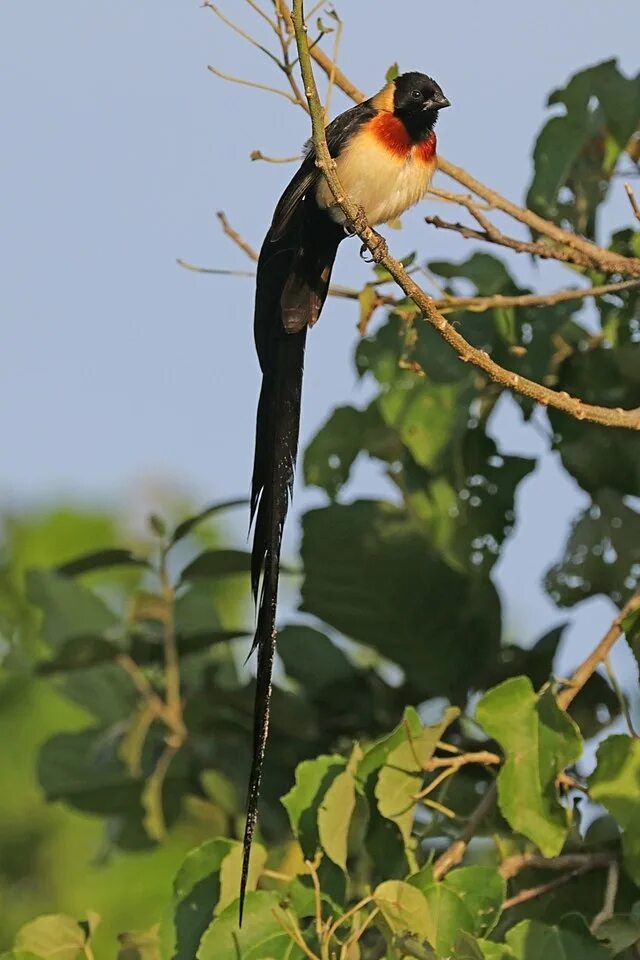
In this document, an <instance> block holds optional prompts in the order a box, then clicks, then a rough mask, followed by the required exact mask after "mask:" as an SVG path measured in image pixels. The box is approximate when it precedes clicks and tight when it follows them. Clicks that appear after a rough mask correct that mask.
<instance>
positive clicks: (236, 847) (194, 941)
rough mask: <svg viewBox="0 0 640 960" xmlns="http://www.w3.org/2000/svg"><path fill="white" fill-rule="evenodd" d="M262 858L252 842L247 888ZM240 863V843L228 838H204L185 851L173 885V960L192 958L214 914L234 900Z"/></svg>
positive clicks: (254, 880) (262, 853) (252, 887)
mask: <svg viewBox="0 0 640 960" xmlns="http://www.w3.org/2000/svg"><path fill="white" fill-rule="evenodd" d="M265 860H266V851H265V850H264V848H263V847H262V846H260V844H254V846H253V848H252V851H251V862H250V865H249V879H248V887H247V889H248V890H249V891H252V890H255V887H256V884H257V882H258V877H259V876H260V873H261V872H262V869H263V867H264V863H265ZM241 862H242V844H240V843H237V842H235V841H232V840H225V839H216V840H207V841H205V843H202V844H201V845H200V846H199V847H196V848H195V850H191V852H190V853H188V854H187V856H186V858H185V860H184V862H183V864H182V866H181V867H180V870H179V871H178V874H177V876H176V879H175V881H174V884H173V902H174V908H175V917H174V924H175V933H176V942H175V953H174V955H173V956H174V960H192V958H193V957H194V956H195V953H196V950H197V948H198V944H199V943H200V939H201V937H202V935H203V934H204V932H205V930H206V929H207V927H208V926H209V924H210V923H211V921H212V920H213V917H214V913H215V914H219V913H221V912H222V911H223V910H224V909H225V908H226V907H227V906H229V904H231V903H233V901H235V900H236V899H237V897H238V891H239V889H240V871H241Z"/></svg>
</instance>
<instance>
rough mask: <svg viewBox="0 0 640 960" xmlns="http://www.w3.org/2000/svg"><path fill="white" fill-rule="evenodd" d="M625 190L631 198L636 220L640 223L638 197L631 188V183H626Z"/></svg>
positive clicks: (630, 201)
mask: <svg viewBox="0 0 640 960" xmlns="http://www.w3.org/2000/svg"><path fill="white" fill-rule="evenodd" d="M624 189H625V191H626V194H627V196H628V197H629V203H630V204H631V209H632V210H633V213H634V216H635V218H636V220H638V221H639V222H640V206H639V205H638V201H637V200H636V195H635V193H634V192H633V187H632V186H631V184H630V183H625V184H624Z"/></svg>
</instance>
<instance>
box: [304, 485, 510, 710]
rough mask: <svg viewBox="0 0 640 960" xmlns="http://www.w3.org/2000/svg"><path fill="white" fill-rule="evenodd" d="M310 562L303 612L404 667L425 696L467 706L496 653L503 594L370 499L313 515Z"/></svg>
mask: <svg viewBox="0 0 640 960" xmlns="http://www.w3.org/2000/svg"><path fill="white" fill-rule="evenodd" d="M302 557H303V561H304V572H305V579H304V582H303V585H302V605H301V609H302V610H304V611H305V612H306V613H312V614H314V615H315V616H317V617H319V618H320V619H321V620H324V622H325V623H328V624H330V625H331V626H332V627H334V628H336V629H337V630H340V631H341V632H342V633H344V634H346V636H348V637H351V638H352V639H354V640H358V641H360V642H362V643H365V644H367V645H369V646H373V647H374V648H375V649H377V650H378V651H379V652H380V653H381V654H382V655H383V656H385V657H387V658H388V659H390V660H391V661H393V662H394V663H396V664H398V665H399V666H400V667H402V668H403V669H404V670H405V671H406V674H407V676H408V677H410V678H411V684H412V688H413V689H414V690H415V692H416V695H418V696H420V697H422V696H429V695H440V696H446V697H448V698H449V699H451V700H458V699H463V698H464V697H465V696H466V694H467V690H468V688H469V686H470V685H472V684H473V685H475V684H477V681H478V675H479V674H481V672H482V670H483V669H485V666H486V663H487V661H489V660H491V659H492V658H493V657H494V656H495V654H496V653H497V650H498V643H499V633H500V612H499V603H498V598H497V595H496V593H495V589H494V587H493V586H492V584H491V583H490V581H489V580H488V579H487V580H486V581H484V580H483V582H482V587H481V588H479V584H478V582H477V580H476V579H475V578H471V577H469V578H467V577H466V576H464V575H462V574H460V573H458V572H456V571H454V570H452V569H451V567H450V566H449V565H448V564H446V563H445V562H444V561H443V560H442V558H441V557H440V556H439V555H438V554H437V552H436V551H435V549H434V548H433V545H432V544H431V543H430V541H429V538H428V534H427V531H426V530H425V527H424V524H422V523H421V522H420V521H419V520H417V519H416V518H414V517H413V516H411V515H409V514H408V513H407V512H405V511H404V510H401V509H398V508H397V507H394V506H392V505H391V504H388V503H376V502H373V501H364V500H363V501H357V502H356V503H352V504H349V505H348V506H338V505H333V506H330V507H327V508H325V509H321V510H312V511H311V512H309V513H307V514H306V515H305V517H304V519H303V541H302ZM396 611H402V615H401V616H398V615H397V613H396ZM425 624H428V641H427V639H426V634H425ZM470 636H473V637H474V638H475V642H474V643H473V644H469V637H470ZM445 647H446V650H447V656H446V657H445V656H443V655H442V650H443V649H444V648H445Z"/></svg>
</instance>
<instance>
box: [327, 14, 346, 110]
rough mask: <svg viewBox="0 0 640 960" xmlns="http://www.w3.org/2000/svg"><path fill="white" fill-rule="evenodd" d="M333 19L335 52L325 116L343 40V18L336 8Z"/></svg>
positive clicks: (329, 103) (330, 72)
mask: <svg viewBox="0 0 640 960" xmlns="http://www.w3.org/2000/svg"><path fill="white" fill-rule="evenodd" d="M331 16H332V17H333V19H334V20H335V21H336V24H337V26H336V33H335V37H334V40H333V54H332V57H331V70H330V71H329V76H328V78H327V79H328V81H329V82H328V84H327V96H326V98H325V101H324V113H325V116H328V115H329V108H330V106H331V95H332V93H333V88H334V86H335V82H336V67H337V66H338V57H339V56H340V44H341V42H342V27H343V24H342V20H341V19H340V17H339V16H338V14H337V13H336V11H335V10H334V11H333V12H332V14H331Z"/></svg>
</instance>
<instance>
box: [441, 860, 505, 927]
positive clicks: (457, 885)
mask: <svg viewBox="0 0 640 960" xmlns="http://www.w3.org/2000/svg"><path fill="white" fill-rule="evenodd" d="M443 882H444V884H445V885H446V886H447V887H450V888H451V889H452V890H454V891H455V892H456V893H457V894H458V896H459V897H460V898H461V900H462V902H463V903H464V905H465V906H466V908H467V910H468V911H469V913H470V915H471V918H472V920H473V933H474V934H475V935H476V936H481V935H485V934H488V933H491V931H492V930H493V928H494V927H495V925H496V923H497V922H498V919H499V917H500V913H501V911H502V904H503V902H504V899H505V897H506V893H507V884H506V881H505V880H504V878H503V877H501V876H500V874H499V873H498V871H497V870H495V869H494V868H493V867H460V868H459V869H458V870H452V871H451V872H450V873H448V874H447V876H446V877H445V879H444V881H443Z"/></svg>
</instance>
